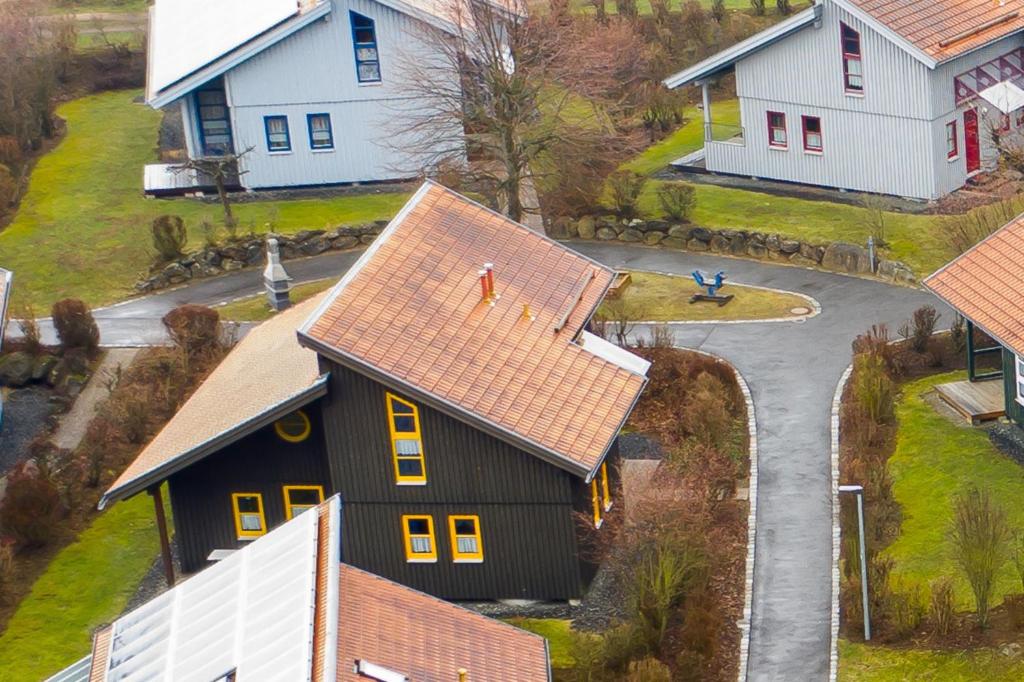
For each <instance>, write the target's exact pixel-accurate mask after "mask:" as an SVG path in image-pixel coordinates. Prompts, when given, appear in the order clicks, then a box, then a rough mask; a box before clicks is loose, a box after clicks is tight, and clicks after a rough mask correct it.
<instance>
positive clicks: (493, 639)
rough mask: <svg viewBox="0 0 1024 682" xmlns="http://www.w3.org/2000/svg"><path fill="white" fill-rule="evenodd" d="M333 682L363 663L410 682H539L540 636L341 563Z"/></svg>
mask: <svg viewBox="0 0 1024 682" xmlns="http://www.w3.org/2000/svg"><path fill="white" fill-rule="evenodd" d="M339 583H340V592H341V593H340V605H341V613H340V615H339V621H338V628H339V633H338V678H337V679H338V680H339V681H341V682H346V681H347V682H366V678H365V677H363V676H361V675H359V674H357V673H355V672H354V671H353V668H354V667H355V664H356V661H366V662H368V663H374V664H376V665H380V666H383V667H385V668H387V669H389V670H392V671H394V672H396V673H399V674H402V675H405V676H406V677H407V678H409V679H410V680H416V681H417V682H435V681H436V682H456V680H458V670H459V669H460V668H464V669H465V670H466V671H467V672H468V675H467V680H468V682H546V681H547V680H548V654H547V644H546V642H545V641H544V639H543V638H542V637H539V636H537V635H534V634H531V633H529V632H525V631H523V630H520V629H518V628H515V627H513V626H511V625H508V624H506V623H502V622H500V621H496V620H492V619H490V618H487V617H486V616H482V615H480V614H479V613H474V612H472V611H469V610H467V609H464V608H462V607H460V606H456V605H454V604H449V603H448V602H444V601H441V600H440V599H437V598H436V597H431V596H429V595H426V594H423V593H422V592H417V591H416V590H413V589H410V588H408V587H404V586H402V585H399V584H398V583H394V582H391V581H390V580H385V579H384V578H380V577H378V576H375V575H373V574H372V573H367V572H365V571H362V570H360V569H358V568H353V567H352V566H348V565H345V564H342V566H341V574H340V577H339Z"/></svg>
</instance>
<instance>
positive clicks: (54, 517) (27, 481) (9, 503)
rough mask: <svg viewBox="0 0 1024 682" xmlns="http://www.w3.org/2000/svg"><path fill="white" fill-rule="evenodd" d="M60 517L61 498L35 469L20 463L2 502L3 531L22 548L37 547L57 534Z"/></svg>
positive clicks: (0, 524) (0, 523)
mask: <svg viewBox="0 0 1024 682" xmlns="http://www.w3.org/2000/svg"><path fill="white" fill-rule="evenodd" d="M60 515H61V505H60V495H59V494H58V492H57V488H56V487H55V486H54V485H53V483H52V482H51V481H50V480H48V479H47V478H45V477H44V476H43V475H41V474H40V472H39V471H38V470H36V469H35V468H34V467H32V466H30V465H27V464H21V465H19V466H18V467H16V468H15V469H14V471H12V472H11V473H10V474H9V475H8V477H7V492H6V493H5V495H4V499H3V501H2V502H0V528H2V529H3V531H4V532H5V533H7V534H9V535H10V536H11V537H13V538H14V539H15V540H16V541H17V542H18V544H20V545H21V546H22V547H27V548H36V547H42V546H44V545H45V544H46V543H48V542H49V541H50V540H51V539H52V538H53V537H54V535H55V533H56V531H57V527H58V522H59V520H60Z"/></svg>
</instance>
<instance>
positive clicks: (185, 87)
mask: <svg viewBox="0 0 1024 682" xmlns="http://www.w3.org/2000/svg"><path fill="white" fill-rule="evenodd" d="M331 9H332V5H331V3H330V2H322V3H320V4H318V5H316V6H314V7H313V8H312V9H311V10H309V11H308V12H306V13H304V14H298V15H295V16H293V17H290V18H288V19H285V20H284V21H282V22H281V23H279V24H277V25H276V26H273V27H271V28H270V29H268V30H266V31H264V32H263V33H261V34H260V35H258V36H256V37H255V38H253V39H251V40H249V41H247V42H245V43H243V44H242V45H239V46H238V47H236V48H235V49H233V50H231V51H230V52H227V53H226V54H224V55H221V56H220V57H218V58H217V59H215V60H214V61H212V62H210V63H209V64H207V65H206V66H202V67H200V68H199V69H196V70H195V71H193V72H192V73H190V74H188V75H187V76H185V77H183V78H181V79H179V80H177V81H175V82H174V83H171V84H170V85H167V86H165V87H163V88H161V89H160V90H158V91H156V92H153V93H148V92H147V98H146V104H148V105H149V106H151V107H153V108H154V109H162V108H163V107H165V106H167V105H168V104H171V103H173V102H174V101H176V100H178V99H180V98H182V97H184V96H185V95H187V94H188V93H190V92H192V91H193V90H195V89H196V88H198V87H199V86H200V85H202V84H204V83H206V82H208V81H210V80H211V79H213V78H216V77H218V76H221V75H223V74H225V73H227V72H228V71H230V70H231V69H233V68H235V67H236V66H239V65H240V64H243V63H244V62H247V61H248V60H250V59H252V58H253V57H255V56H256V55H258V54H259V53H261V52H263V51H264V50H266V49H267V48H270V47H273V46H274V45H276V44H277V43H279V42H281V41H282V40H284V39H285V38H288V37H289V36H291V35H293V34H295V33H297V32H298V31H299V30H301V29H303V28H305V27H306V26H309V25H310V24H312V23H313V22H315V21H317V20H319V19H322V18H323V17H325V16H327V15H328V14H330V13H331ZM150 33H151V35H152V32H150ZM152 40H153V38H152V37H151V38H150V41H152ZM147 80H148V78H147ZM147 87H149V85H148V84H147Z"/></svg>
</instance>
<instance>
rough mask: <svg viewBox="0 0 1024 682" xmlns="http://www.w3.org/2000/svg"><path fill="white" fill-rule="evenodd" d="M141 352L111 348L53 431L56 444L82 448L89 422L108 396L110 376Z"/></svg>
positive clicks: (72, 448) (67, 447) (70, 447)
mask: <svg viewBox="0 0 1024 682" xmlns="http://www.w3.org/2000/svg"><path fill="white" fill-rule="evenodd" d="M138 352H139V351H138V349H137V348H113V349H111V350H109V351H107V354H106V356H104V358H103V361H102V362H101V363H100V366H99V367H97V368H96V371H95V372H93V374H92V376H91V377H90V378H89V383H87V384H86V385H85V388H84V389H82V392H81V393H80V394H79V395H78V397H77V398H76V399H75V403H74V405H72V406H71V409H70V410H69V411H68V413H67V414H65V415H64V416H63V417H61V419H60V426H58V427H57V432H56V433H55V434H53V443H54V445H56V446H57V447H58V448H61V449H64V450H74V449H75V448H77V447H78V444H79V443H80V442H82V438H83V437H84V436H85V431H86V429H88V428H89V422H91V421H92V418H93V417H95V416H96V408H97V407H98V406H99V404H100V403H101V402H103V401H104V400H106V398H107V395H108V393H107V381H108V378H109V375H110V374H111V373H113V372H116V371H117V368H118V367H122V368H124V369H127V368H128V365H130V364H132V360H134V359H135V355H136V354H137V353H138Z"/></svg>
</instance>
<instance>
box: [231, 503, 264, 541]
mask: <svg viewBox="0 0 1024 682" xmlns="http://www.w3.org/2000/svg"><path fill="white" fill-rule="evenodd" d="M243 497H255V498H256V509H257V514H259V517H260V530H245V529H244V528H242V510H241V509H239V508H238V501H239V500H240V499H242V498H243ZM231 510H232V512H233V513H234V517H235V533H236V534H237V536H238V539H239V540H249V539H252V538H258V537H261V536H263V535H266V534H267V516H266V514H265V513H264V512H263V494H262V493H231ZM245 513H246V514H250V513H252V512H245Z"/></svg>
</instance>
